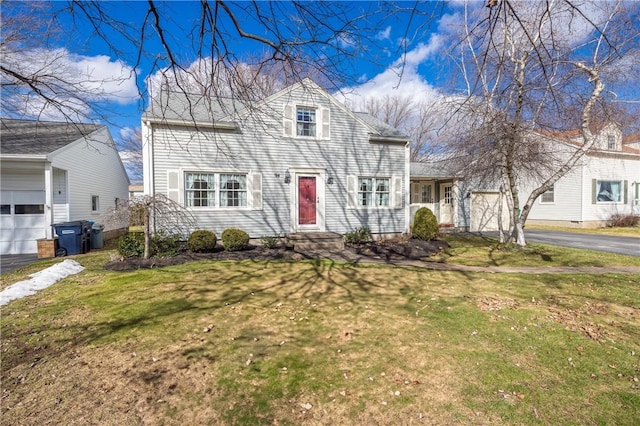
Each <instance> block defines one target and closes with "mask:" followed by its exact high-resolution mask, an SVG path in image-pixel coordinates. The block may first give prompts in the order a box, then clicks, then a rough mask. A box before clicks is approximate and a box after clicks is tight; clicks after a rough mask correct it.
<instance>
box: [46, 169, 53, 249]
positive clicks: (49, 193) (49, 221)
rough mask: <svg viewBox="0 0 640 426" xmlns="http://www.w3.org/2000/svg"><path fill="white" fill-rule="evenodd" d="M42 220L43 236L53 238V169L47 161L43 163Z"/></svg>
mask: <svg viewBox="0 0 640 426" xmlns="http://www.w3.org/2000/svg"><path fill="white" fill-rule="evenodd" d="M44 220H45V223H46V228H45V235H46V237H47V238H53V228H52V227H51V225H53V168H52V167H51V163H49V162H48V161H47V162H46V163H44Z"/></svg>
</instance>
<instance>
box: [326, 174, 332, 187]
mask: <svg viewBox="0 0 640 426" xmlns="http://www.w3.org/2000/svg"><path fill="white" fill-rule="evenodd" d="M327 183H328V184H329V185H333V175H332V174H331V172H327Z"/></svg>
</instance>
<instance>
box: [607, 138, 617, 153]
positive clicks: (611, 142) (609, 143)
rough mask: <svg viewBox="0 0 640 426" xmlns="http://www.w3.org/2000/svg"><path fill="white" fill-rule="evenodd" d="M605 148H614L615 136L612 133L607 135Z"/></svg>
mask: <svg viewBox="0 0 640 426" xmlns="http://www.w3.org/2000/svg"><path fill="white" fill-rule="evenodd" d="M607 149H608V150H609V151H615V150H616V137H615V136H614V135H607Z"/></svg>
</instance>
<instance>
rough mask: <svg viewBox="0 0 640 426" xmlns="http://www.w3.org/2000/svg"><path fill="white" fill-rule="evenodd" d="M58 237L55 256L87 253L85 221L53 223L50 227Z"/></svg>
mask: <svg viewBox="0 0 640 426" xmlns="http://www.w3.org/2000/svg"><path fill="white" fill-rule="evenodd" d="M52 226H53V228H54V229H55V231H56V234H57V235H58V250H57V251H56V256H67V255H71V254H82V253H86V252H87V251H88V249H87V246H88V244H87V241H88V240H89V239H88V236H89V235H90V234H88V233H87V221H86V220H78V221H75V222H64V223H55V224H53V225H52Z"/></svg>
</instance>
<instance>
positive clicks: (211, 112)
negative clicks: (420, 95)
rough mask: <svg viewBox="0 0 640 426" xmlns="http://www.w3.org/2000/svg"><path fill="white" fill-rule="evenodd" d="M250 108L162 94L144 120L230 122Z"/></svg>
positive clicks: (387, 131) (381, 128)
mask: <svg viewBox="0 0 640 426" xmlns="http://www.w3.org/2000/svg"><path fill="white" fill-rule="evenodd" d="M247 108H249V105H246V104H245V103H243V102H242V101H240V100H238V99H231V98H220V97H217V98H216V97H210V96H204V95H200V94H193V93H183V92H173V91H163V92H161V93H160V94H159V95H158V96H155V97H153V98H152V99H151V100H150V102H149V106H148V107H147V109H146V111H145V112H144V116H143V118H154V119H163V120H188V121H195V122H199V123H213V122H220V121H223V120H225V119H226V120H229V116H231V115H232V114H234V113H238V112H241V111H246V110H247ZM354 115H356V116H357V117H359V118H360V119H361V120H362V121H364V122H365V123H367V124H368V125H369V126H371V127H372V128H373V129H375V131H376V132H378V134H379V135H380V136H382V137H390V138H406V139H409V136H407V135H405V134H404V133H402V132H400V131H399V130H397V129H395V128H393V127H391V126H389V125H388V124H386V123H384V122H383V121H381V120H379V119H377V118H376V117H374V116H372V115H369V114H367V113H364V112H355V113H354Z"/></svg>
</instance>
